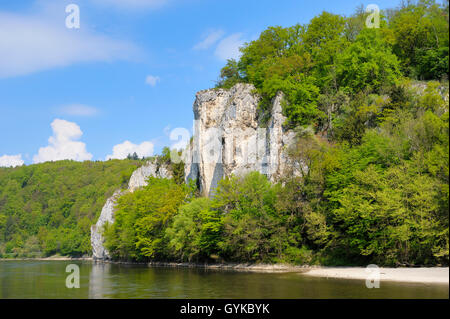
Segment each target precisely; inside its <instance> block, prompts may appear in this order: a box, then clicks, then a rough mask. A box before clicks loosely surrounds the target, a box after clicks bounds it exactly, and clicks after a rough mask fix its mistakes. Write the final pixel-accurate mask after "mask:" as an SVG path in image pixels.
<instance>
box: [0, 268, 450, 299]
mask: <svg viewBox="0 0 450 319" xmlns="http://www.w3.org/2000/svg"><path fill="white" fill-rule="evenodd" d="M70 263H75V264H77V265H78V266H79V267H80V276H81V278H80V288H79V289H68V288H66V286H65V280H66V276H67V275H68V273H66V272H65V269H66V266H67V265H68V264H70ZM448 297H449V292H448V285H425V284H406V283H389V282H381V287H380V288H379V289H367V288H366V286H365V281H364V280H342V279H327V278H313V277H307V276H305V275H302V274H299V273H278V274H277V273H275V274H270V273H252V272H235V271H218V270H202V269H172V268H149V267H146V266H138V265H117V264H103V263H92V262H88V261H0V298H96V299H97V298H200V299H202V298H252V299H253V298H255V299H258V298H262V299H264V298H286V299H298V298H448Z"/></svg>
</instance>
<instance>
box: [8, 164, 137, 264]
mask: <svg viewBox="0 0 450 319" xmlns="http://www.w3.org/2000/svg"><path fill="white" fill-rule="evenodd" d="M140 165H142V162H141V161H134V160H122V161H121V160H110V161H106V162H83V163H79V162H74V161H59V162H48V163H43V164H35V165H29V166H22V167H16V168H0V257H43V256H50V255H54V254H61V255H70V256H82V255H84V254H90V252H91V246H90V226H91V225H92V224H94V223H95V221H96V219H97V218H98V216H99V215H100V211H101V209H102V206H103V205H104V204H105V201H106V199H107V198H108V197H109V196H111V195H112V193H113V192H114V191H115V190H116V189H118V188H120V187H124V186H126V185H127V182H128V180H129V178H130V176H131V173H132V172H133V171H134V170H135V169H136V168H137V167H139V166H140Z"/></svg>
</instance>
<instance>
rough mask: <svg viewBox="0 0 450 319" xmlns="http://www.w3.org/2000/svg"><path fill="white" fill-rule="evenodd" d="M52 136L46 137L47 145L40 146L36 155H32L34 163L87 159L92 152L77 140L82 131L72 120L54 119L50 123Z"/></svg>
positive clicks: (90, 156) (90, 157)
mask: <svg viewBox="0 0 450 319" xmlns="http://www.w3.org/2000/svg"><path fill="white" fill-rule="evenodd" d="M51 126H52V130H53V136H50V138H49V139H48V144H49V145H48V146H46V147H41V148H40V149H39V152H38V154H37V155H35V156H33V162H34V163H43V162H49V161H60V160H65V159H70V160H75V161H87V160H90V159H92V154H90V153H88V152H87V150H86V144H85V143H83V142H80V141H78V140H79V139H80V138H81V136H82V135H83V132H82V131H81V129H80V127H79V126H78V125H77V124H76V123H73V122H69V121H66V120H60V119H55V120H54V121H53V122H52V124H51Z"/></svg>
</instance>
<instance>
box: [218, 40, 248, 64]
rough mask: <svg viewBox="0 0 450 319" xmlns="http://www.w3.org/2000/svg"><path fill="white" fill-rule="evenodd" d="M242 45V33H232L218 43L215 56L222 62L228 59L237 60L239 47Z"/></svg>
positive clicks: (243, 41)
mask: <svg viewBox="0 0 450 319" xmlns="http://www.w3.org/2000/svg"><path fill="white" fill-rule="evenodd" d="M244 43H245V40H244V39H242V33H234V34H232V35H230V36H228V37H226V38H225V39H223V40H222V41H220V42H219V44H218V45H217V48H216V51H215V55H216V56H217V57H218V58H219V59H221V60H224V61H226V60H228V59H238V58H239V57H240V55H241V52H240V51H239V47H241V46H242V45H243V44H244Z"/></svg>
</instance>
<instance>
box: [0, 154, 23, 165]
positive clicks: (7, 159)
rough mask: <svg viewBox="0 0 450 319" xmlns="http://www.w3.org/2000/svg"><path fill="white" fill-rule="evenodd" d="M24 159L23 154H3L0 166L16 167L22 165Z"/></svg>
mask: <svg viewBox="0 0 450 319" xmlns="http://www.w3.org/2000/svg"><path fill="white" fill-rule="evenodd" d="M23 164H24V161H23V160H22V155H21V154H19V155H3V156H0V167H16V166H22V165H23Z"/></svg>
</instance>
